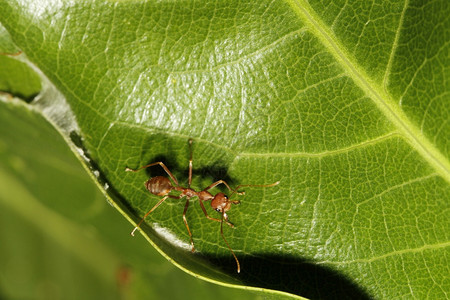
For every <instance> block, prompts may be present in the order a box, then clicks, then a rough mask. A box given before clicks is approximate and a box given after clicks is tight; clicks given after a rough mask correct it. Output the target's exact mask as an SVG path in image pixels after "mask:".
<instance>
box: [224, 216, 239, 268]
mask: <svg viewBox="0 0 450 300" xmlns="http://www.w3.org/2000/svg"><path fill="white" fill-rule="evenodd" d="M224 219H225V220H226V221H227V222H228V217H227V215H226V213H225V212H222V220H221V222H220V235H222V238H223V240H224V241H225V244H227V246H228V249H230V251H231V254H233V256H234V259H235V260H236V265H237V272H238V273H241V265H240V264H239V260H238V259H237V257H236V254H234V251H233V249H231V247H230V244H228V242H227V239H226V238H225V235H224V234H223V220H224Z"/></svg>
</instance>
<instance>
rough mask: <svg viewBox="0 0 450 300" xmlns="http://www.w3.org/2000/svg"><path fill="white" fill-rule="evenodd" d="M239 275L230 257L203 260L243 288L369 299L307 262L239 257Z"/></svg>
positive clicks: (330, 271) (333, 273) (334, 274)
mask: <svg viewBox="0 0 450 300" xmlns="http://www.w3.org/2000/svg"><path fill="white" fill-rule="evenodd" d="M238 257H239V261H240V263H241V267H242V270H241V273H240V274H239V275H237V274H236V265H235V263H234V261H233V260H232V259H233V258H232V257H231V258H230V257H220V258H218V257H216V256H214V257H213V256H210V257H208V256H206V259H207V260H208V261H209V262H210V263H212V264H213V265H215V266H217V268H218V269H221V270H222V271H223V272H224V273H227V274H229V275H230V276H233V277H236V275H237V277H238V279H239V280H240V281H241V282H242V284H243V285H247V286H251V287H259V288H265V289H273V290H278V291H283V292H287V293H291V294H295V295H299V296H302V297H306V298H309V299H372V297H371V296H370V295H369V294H368V293H367V292H366V291H365V290H363V289H362V288H361V287H359V286H358V285H357V284H356V283H355V282H354V281H353V280H351V279H350V278H347V277H346V276H345V275H343V274H342V273H340V272H339V271H337V270H333V269H331V268H329V267H327V266H324V265H318V264H317V263H314V262H312V261H308V260H306V259H302V258H298V257H293V256H285V255H282V256H281V255H275V254H255V255H252V256H239V255H238Z"/></svg>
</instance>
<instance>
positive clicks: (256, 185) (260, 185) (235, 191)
mask: <svg viewBox="0 0 450 300" xmlns="http://www.w3.org/2000/svg"><path fill="white" fill-rule="evenodd" d="M279 183H280V181H277V182H274V183H271V184H241V185H238V186H237V187H236V189H235V190H234V191H233V192H232V193H231V194H230V196H229V197H231V196H232V195H233V194H234V193H236V194H238V195H241V194H242V193H244V192H241V193H239V192H238V190H239V189H240V188H241V187H272V186H276V185H277V184H279Z"/></svg>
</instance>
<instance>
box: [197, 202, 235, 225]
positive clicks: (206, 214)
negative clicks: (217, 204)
mask: <svg viewBox="0 0 450 300" xmlns="http://www.w3.org/2000/svg"><path fill="white" fill-rule="evenodd" d="M199 201H200V206H201V207H202V210H203V213H204V214H205V217H207V218H208V219H209V220H213V221H216V222H222V220H219V219H216V218H213V217H210V216H209V215H208V213H207V212H206V208H205V205H203V201H202V200H200V199H199ZM225 222H226V223H227V225H228V226H230V227H231V228H234V225H233V224H232V223H231V222H229V221H228V220H225Z"/></svg>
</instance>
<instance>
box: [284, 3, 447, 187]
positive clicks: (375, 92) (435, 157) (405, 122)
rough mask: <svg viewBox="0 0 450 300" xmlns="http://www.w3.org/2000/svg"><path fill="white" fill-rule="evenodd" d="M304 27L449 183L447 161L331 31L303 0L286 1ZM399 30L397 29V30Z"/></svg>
mask: <svg viewBox="0 0 450 300" xmlns="http://www.w3.org/2000/svg"><path fill="white" fill-rule="evenodd" d="M287 2H288V3H289V4H290V5H291V7H292V8H293V9H294V11H295V12H296V13H297V15H298V16H299V17H300V18H301V19H302V21H303V22H304V23H305V24H309V26H308V27H309V28H310V29H311V33H312V34H314V35H315V36H316V37H317V38H318V40H319V41H320V42H321V43H322V44H323V45H324V47H325V48H326V49H328V51H329V53H330V54H331V55H333V57H334V58H335V59H336V60H337V61H338V62H339V64H340V65H341V66H342V68H343V69H344V70H345V71H346V73H347V74H348V76H349V77H350V78H352V79H353V80H354V82H355V84H356V85H358V86H359V87H360V88H361V89H362V90H363V91H364V92H365V93H366V94H367V96H368V97H369V98H370V99H371V100H372V101H373V102H374V103H375V104H376V105H377V107H378V108H379V109H380V110H381V112H382V113H383V114H384V115H385V116H386V118H387V119H388V120H389V121H391V122H392V123H393V124H394V126H395V127H396V128H397V129H398V131H399V133H400V134H402V135H403V136H404V137H405V138H406V139H407V140H408V142H409V143H410V145H411V146H412V147H413V148H414V149H416V150H417V151H418V152H419V153H420V155H421V156H422V157H423V158H424V159H425V160H426V161H427V162H428V163H429V164H430V165H431V166H432V167H433V168H434V169H435V170H436V171H437V172H438V173H439V174H440V175H441V176H442V177H443V178H444V179H445V180H447V181H448V182H450V162H449V161H448V159H447V158H446V157H445V156H444V155H442V153H440V151H439V150H438V149H437V148H436V147H435V146H434V145H433V144H432V143H431V142H430V141H429V140H428V139H427V138H426V137H425V136H424V135H423V134H422V133H421V132H420V130H419V129H418V128H417V127H416V126H415V125H413V124H412V123H411V122H410V121H409V119H408V117H407V116H406V115H405V113H404V112H403V111H402V110H400V109H399V108H398V107H396V106H394V105H393V103H395V101H394V100H393V98H392V97H391V95H389V94H388V93H387V92H386V91H385V90H384V89H383V88H382V87H381V86H380V85H378V84H376V83H375V82H374V81H373V80H372V79H371V78H370V77H369V76H368V75H367V74H366V73H365V72H364V71H363V68H362V67H361V66H359V65H358V64H357V63H356V60H355V58H354V57H352V56H351V55H350V54H349V53H347V51H346V50H345V48H344V47H343V46H342V45H341V44H340V42H339V41H338V39H337V38H336V37H335V36H334V35H333V33H332V32H331V30H330V29H329V28H328V27H326V26H325V24H324V23H323V22H322V21H321V19H320V18H319V17H318V16H317V15H316V14H315V12H314V11H313V9H312V8H311V6H310V5H309V4H308V3H307V2H306V1H304V0H287ZM399 30H400V28H399Z"/></svg>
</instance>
